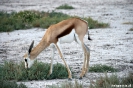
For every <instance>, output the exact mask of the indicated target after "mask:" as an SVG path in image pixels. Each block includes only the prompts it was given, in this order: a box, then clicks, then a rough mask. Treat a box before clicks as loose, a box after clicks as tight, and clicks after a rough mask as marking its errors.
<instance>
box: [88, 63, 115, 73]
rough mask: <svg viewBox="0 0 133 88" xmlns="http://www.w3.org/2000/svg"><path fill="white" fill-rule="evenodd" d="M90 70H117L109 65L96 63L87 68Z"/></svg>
mask: <svg viewBox="0 0 133 88" xmlns="http://www.w3.org/2000/svg"><path fill="white" fill-rule="evenodd" d="M89 71H90V72H116V71H117V70H116V69H115V68H113V67H111V66H107V65H101V64H96V65H94V66H92V67H90V68H89Z"/></svg>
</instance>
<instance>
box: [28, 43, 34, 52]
mask: <svg viewBox="0 0 133 88" xmlns="http://www.w3.org/2000/svg"><path fill="white" fill-rule="evenodd" d="M33 45H34V40H33V41H32V43H31V45H30V47H29V51H28V52H29V54H30V52H31V50H32V48H33Z"/></svg>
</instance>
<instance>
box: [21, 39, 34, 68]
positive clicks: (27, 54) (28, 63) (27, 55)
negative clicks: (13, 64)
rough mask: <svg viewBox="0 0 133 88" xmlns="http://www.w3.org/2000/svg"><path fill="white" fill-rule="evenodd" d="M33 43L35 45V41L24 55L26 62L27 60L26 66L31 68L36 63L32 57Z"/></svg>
mask: <svg viewBox="0 0 133 88" xmlns="http://www.w3.org/2000/svg"><path fill="white" fill-rule="evenodd" d="M33 45H34V41H32V43H31V45H30V47H29V50H28V52H27V53H26V54H25V55H24V56H23V58H24V62H25V68H30V67H31V66H32V65H33V63H34V59H31V58H30V53H31V51H32V48H33Z"/></svg>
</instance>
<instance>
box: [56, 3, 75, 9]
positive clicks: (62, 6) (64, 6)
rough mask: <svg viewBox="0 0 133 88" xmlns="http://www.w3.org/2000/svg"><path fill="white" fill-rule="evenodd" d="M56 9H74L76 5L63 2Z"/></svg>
mask: <svg viewBox="0 0 133 88" xmlns="http://www.w3.org/2000/svg"><path fill="white" fill-rule="evenodd" d="M56 9H74V7H72V6H69V5H68V4H63V5H61V6H59V7H57V8H56Z"/></svg>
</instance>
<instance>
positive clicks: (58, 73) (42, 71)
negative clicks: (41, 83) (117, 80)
mask: <svg viewBox="0 0 133 88" xmlns="http://www.w3.org/2000/svg"><path fill="white" fill-rule="evenodd" d="M49 69H50V65H49V64H47V63H42V62H37V61H35V63H34V65H33V66H32V67H31V68H29V69H25V68H24V63H23V62H21V63H20V64H19V65H18V64H16V63H13V62H12V61H10V62H5V63H4V65H1V66H0V79H2V80H18V81H21V80H43V79H57V78H59V79H63V78H67V77H68V73H67V69H66V67H65V66H64V65H62V64H59V63H57V64H55V65H54V67H53V74H51V75H50V76H49V75H48V74H49Z"/></svg>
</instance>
